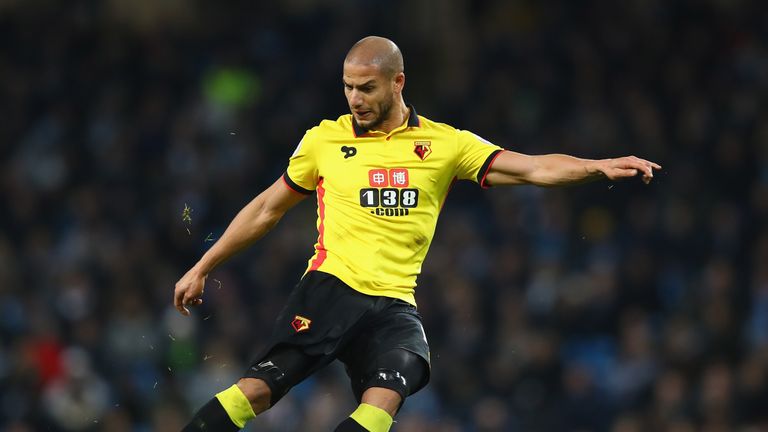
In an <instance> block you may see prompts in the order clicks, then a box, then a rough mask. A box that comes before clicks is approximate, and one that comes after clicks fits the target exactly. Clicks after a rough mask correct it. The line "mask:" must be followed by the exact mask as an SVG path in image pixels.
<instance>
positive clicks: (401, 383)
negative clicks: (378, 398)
mask: <svg viewBox="0 0 768 432" xmlns="http://www.w3.org/2000/svg"><path fill="white" fill-rule="evenodd" d="M428 380H429V367H428V366H427V364H426V361H424V359H422V358H421V357H419V356H418V355H416V354H414V353H412V352H410V351H407V350H403V349H396V350H392V351H390V352H387V353H385V354H384V355H382V356H380V357H379V358H378V359H377V361H376V365H375V366H374V367H373V368H372V369H370V370H369V371H368V373H367V374H365V375H364V376H363V377H362V380H361V381H360V383H361V384H362V385H361V386H360V387H359V392H360V395H359V396H358V399H359V400H361V401H362V399H363V395H366V396H367V395H368V394H369V390H372V389H373V388H379V389H388V390H391V391H392V392H395V393H396V394H397V395H398V396H399V399H398V404H397V409H399V407H400V406H401V405H402V403H403V401H405V398H406V397H408V396H410V395H412V394H413V393H416V392H417V391H419V390H420V389H421V388H422V387H424V386H425V385H426V383H427V381H428ZM388 393H389V392H388ZM378 394H381V395H384V396H386V395H387V393H378ZM390 394H391V393H390ZM382 397H383V396H382ZM397 409H396V410H397ZM396 410H395V411H396Z"/></svg>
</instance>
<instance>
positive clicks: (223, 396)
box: [216, 385, 256, 429]
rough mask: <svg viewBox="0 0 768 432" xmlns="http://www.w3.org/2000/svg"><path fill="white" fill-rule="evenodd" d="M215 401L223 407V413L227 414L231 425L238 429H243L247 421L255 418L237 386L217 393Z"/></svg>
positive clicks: (249, 404) (246, 399)
mask: <svg viewBox="0 0 768 432" xmlns="http://www.w3.org/2000/svg"><path fill="white" fill-rule="evenodd" d="M216 399H218V400H219V402H220V403H221V406H223V407H224V411H226V412H227V415H229V418H230V419H231V420H232V423H234V424H235V425H237V427H239V428H240V429H242V428H244V427H245V423H246V422H247V421H248V420H250V419H252V418H256V414H255V413H254V412H253V408H251V403H250V402H248V398H247V397H245V394H243V391H242V390H240V387H238V386H237V385H233V386H232V387H230V388H228V389H226V390H224V391H223V392H221V393H217V394H216Z"/></svg>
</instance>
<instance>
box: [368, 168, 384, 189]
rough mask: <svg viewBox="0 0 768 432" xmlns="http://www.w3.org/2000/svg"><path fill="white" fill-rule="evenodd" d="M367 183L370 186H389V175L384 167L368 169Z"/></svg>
mask: <svg viewBox="0 0 768 432" xmlns="http://www.w3.org/2000/svg"><path fill="white" fill-rule="evenodd" d="M368 184H369V185H370V186H371V187H387V186H389V175H388V174H387V170H385V169H372V170H370V171H368Z"/></svg>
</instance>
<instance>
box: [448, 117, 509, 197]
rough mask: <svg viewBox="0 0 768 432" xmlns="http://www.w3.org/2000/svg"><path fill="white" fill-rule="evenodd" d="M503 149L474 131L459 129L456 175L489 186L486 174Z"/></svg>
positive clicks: (484, 186)
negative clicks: (486, 181)
mask: <svg viewBox="0 0 768 432" xmlns="http://www.w3.org/2000/svg"><path fill="white" fill-rule="evenodd" d="M503 150H504V149H503V148H501V147H499V146H497V145H495V144H493V143H491V142H489V141H486V140H485V139H483V138H481V137H479V136H477V135H475V134H473V133H472V132H469V131H465V130H459V131H458V165H457V167H456V177H458V178H459V179H460V180H472V181H474V182H476V183H477V184H479V185H480V186H482V187H483V188H487V187H488V185H487V184H486V183H485V176H486V175H487V174H488V170H489V169H490V167H491V164H492V163H493V160H494V159H496V157H497V156H498V155H499V154H500V153H501V152H502V151H503Z"/></svg>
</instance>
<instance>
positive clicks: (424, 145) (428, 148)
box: [413, 141, 432, 160]
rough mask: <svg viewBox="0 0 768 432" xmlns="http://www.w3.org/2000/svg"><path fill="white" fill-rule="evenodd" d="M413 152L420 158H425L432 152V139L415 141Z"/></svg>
mask: <svg viewBox="0 0 768 432" xmlns="http://www.w3.org/2000/svg"><path fill="white" fill-rule="evenodd" d="M413 152H414V153H416V156H418V157H419V159H421V160H424V159H426V158H427V156H429V155H430V154H432V141H414V142H413Z"/></svg>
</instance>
